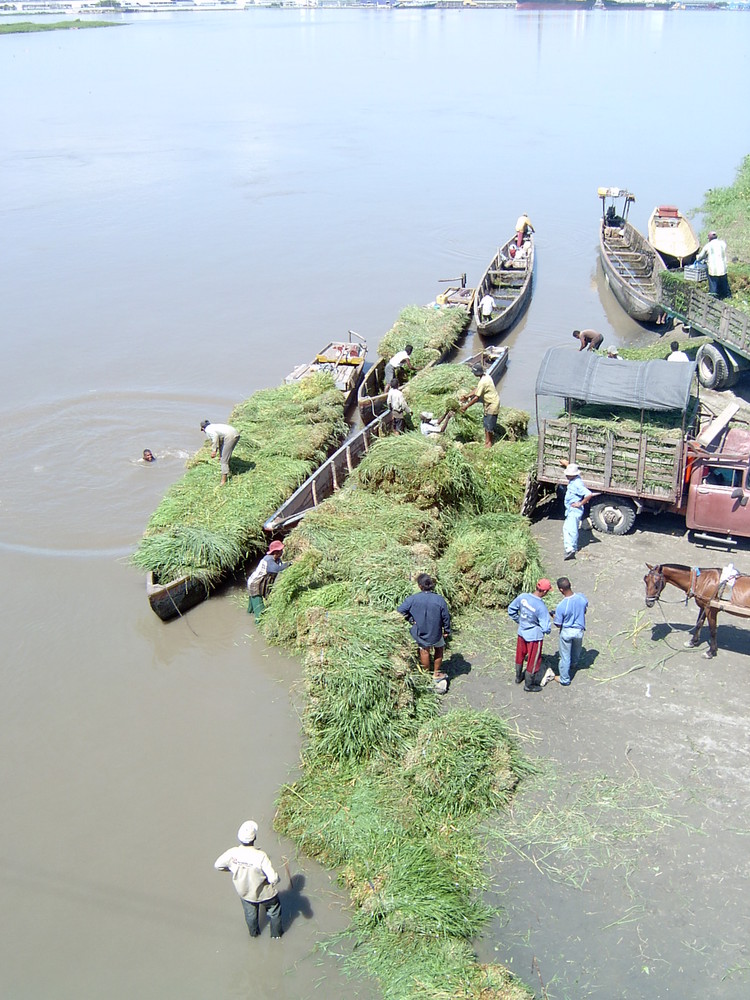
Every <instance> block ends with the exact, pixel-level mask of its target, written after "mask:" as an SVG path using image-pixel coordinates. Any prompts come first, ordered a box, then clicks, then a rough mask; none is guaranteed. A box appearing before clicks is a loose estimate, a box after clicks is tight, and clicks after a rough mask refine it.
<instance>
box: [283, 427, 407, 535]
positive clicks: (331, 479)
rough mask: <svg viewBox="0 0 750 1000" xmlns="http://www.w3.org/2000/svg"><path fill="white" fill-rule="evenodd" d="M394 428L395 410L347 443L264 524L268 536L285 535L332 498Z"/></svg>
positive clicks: (363, 429)
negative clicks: (393, 414) (375, 443)
mask: <svg viewBox="0 0 750 1000" xmlns="http://www.w3.org/2000/svg"><path fill="white" fill-rule="evenodd" d="M390 426H391V411H390V410H387V411H386V412H385V413H382V414H381V415H380V416H379V417H376V418H375V420H373V421H371V422H370V423H369V424H367V426H366V427H363V428H362V430H360V431H358V432H357V433H356V434H354V435H352V437H350V438H349V439H348V440H347V441H345V442H344V444H342V446H341V447H340V448H339V449H338V450H337V451H335V452H334V453H333V454H332V455H331V457H330V458H328V459H327V460H326V461H325V462H324V463H323V464H322V465H321V466H320V468H318V469H316V470H315V472H313V474H312V475H311V476H309V477H308V478H307V479H306V480H305V481H304V483H302V485H301V486H300V487H299V489H297V490H295V492H294V493H292V495H291V496H290V497H289V499H288V500H287V501H286V502H285V503H283V504H282V505H281V506H280V507H279V508H278V510H276V511H274V513H273V514H272V515H271V516H270V517H269V518H268V520H267V521H266V522H265V523H264V525H263V530H264V531H265V532H266V534H268V535H272V536H273V537H274V538H278V537H279V536H282V535H285V534H286V533H287V532H288V531H291V530H292V528H294V527H295V525H297V524H298V523H299V522H300V521H301V520H302V518H303V517H304V516H305V514H307V513H308V512H309V511H311V510H313V509H314V508H315V507H317V506H318V504H320V503H322V502H323V501H324V500H327V499H328V497H330V496H332V495H333V494H334V493H335V492H336V490H338V489H340V488H341V486H342V485H343V484H344V482H345V481H346V479H347V478H348V476H349V474H350V473H351V472H352V471H353V470H354V469H355V468H356V467H357V466H358V465H359V463H360V462H361V461H362V459H363V458H364V457H365V455H366V454H367V453H368V451H369V450H370V445H371V444H372V442H373V440H375V439H377V438H378V437H380V436H381V435H383V434H386V433H387V432H388V431H389V430H390Z"/></svg>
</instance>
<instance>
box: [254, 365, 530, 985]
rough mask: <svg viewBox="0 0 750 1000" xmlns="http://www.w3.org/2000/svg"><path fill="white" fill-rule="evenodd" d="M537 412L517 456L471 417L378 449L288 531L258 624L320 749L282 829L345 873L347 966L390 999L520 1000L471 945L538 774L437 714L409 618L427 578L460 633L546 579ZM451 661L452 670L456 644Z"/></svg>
mask: <svg viewBox="0 0 750 1000" xmlns="http://www.w3.org/2000/svg"><path fill="white" fill-rule="evenodd" d="M475 384H476V378H475V376H473V375H472V373H471V372H470V371H469V370H468V369H467V368H466V366H465V365H459V364H456V365H440V366H437V367H435V368H432V369H430V370H428V371H424V372H421V373H419V374H418V375H416V376H415V377H414V379H413V380H412V381H411V382H410V383H409V384H408V386H407V387H406V391H407V393H408V396H409V402H410V406H412V408H413V409H414V408H424V407H426V406H428V405H430V406H431V408H433V409H434V410H436V411H442V410H444V408H445V406H446V404H447V405H450V403H451V401H453V400H456V401H457V399H458V393H460V392H461V391H463V390H470V389H471V388H473V387H474V386H475ZM527 422H528V415H527V414H519V413H517V411H505V412H504V413H501V418H500V423H501V425H502V426H503V427H504V428H506V429H507V434H508V438H507V440H501V441H499V442H498V443H497V444H496V445H495V446H494V447H493V448H491V449H487V448H485V447H484V446H483V444H482V440H483V431H482V418H481V414H480V413H478V412H476V411H472V410H468V411H467V412H466V413H465V414H460V415H459V416H457V417H456V419H455V420H452V421H451V422H450V423H449V425H448V430H447V431H446V433H445V434H444V435H442V437H441V438H439V439H432V438H431V439H428V438H426V437H424V436H423V435H421V434H420V433H419V432H412V433H406V434H403V435H400V436H398V437H386V438H383V439H381V440H378V441H376V442H375V443H374V444H373V446H372V448H371V449H370V451H369V453H368V454H367V455H366V456H365V458H364V459H363V461H362V463H361V464H360V465H359V467H358V468H357V469H356V470H355V471H354V472H353V473H352V475H351V476H350V478H349V481H348V482H347V484H346V485H345V486H344V487H343V488H342V489H341V490H339V491H338V492H337V493H335V495H333V496H332V497H331V498H330V499H328V500H326V501H325V502H324V503H322V504H320V505H319V506H318V507H316V508H315V509H314V510H312V511H310V512H309V513H308V514H307V516H306V517H305V519H304V520H303V521H302V522H301V523H300V524H299V526H298V527H297V528H295V530H294V531H292V532H291V534H289V536H288V537H287V542H286V550H285V551H286V554H287V555H288V556H289V557H290V558H291V560H292V565H291V566H290V567H289V569H287V570H286V571H285V572H284V573H283V574H282V575H281V576H279V578H278V580H277V582H276V584H275V586H274V588H273V590H272V592H271V594H270V598H269V602H268V608H267V610H266V612H265V614H264V617H263V619H262V624H261V628H262V629H263V631H264V633H265V634H266V636H267V638H268V639H269V640H270V641H272V642H275V643H277V644H281V645H284V646H286V647H287V648H289V649H291V650H293V651H294V652H296V653H298V654H300V655H301V656H302V657H303V660H304V665H305V684H306V689H307V704H306V708H305V711H304V716H303V725H304V732H305V737H306V742H305V747H304V750H303V755H302V772H301V776H300V778H299V780H297V781H296V782H295V783H294V784H291V785H288V786H286V787H285V788H284V789H282V792H281V797H280V801H279V808H278V812H277V816H276V827H277V829H279V830H280V831H281V832H283V833H285V834H286V835H288V836H291V837H292V838H293V839H294V840H295V841H296V843H297V844H298V846H299V848H300V849H301V850H302V851H304V852H305V853H306V854H308V855H309V856H311V857H314V858H317V859H318V860H320V861H321V862H322V863H324V864H326V865H328V866H329V867H333V868H337V869H338V870H339V873H340V878H341V881H342V883H343V884H344V885H345V886H346V887H347V888H348V890H349V892H350V896H351V901H352V906H353V910H354V916H353V926H352V928H351V931H350V936H351V940H352V942H353V943H354V945H355V946H354V947H353V948H352V949H351V957H350V959H349V967H350V969H351V970H352V971H353V972H356V973H359V974H367V975H371V976H373V977H375V978H377V979H378V981H379V984H380V986H381V988H382V992H383V995H384V996H385V997H386V998H388V1000H417V998H419V1000H427V998H430V1000H432V998H435V997H446V998H448V997H450V998H457V997H461V998H464V1000H469V998H475V1000H501V998H502V1000H522V998H528V997H530V996H531V991H529V990H528V989H527V988H526V987H525V986H523V985H522V984H520V983H518V982H517V981H516V980H515V979H513V977H512V976H511V975H510V974H509V973H508V972H507V970H505V969H503V968H502V967H500V966H496V965H489V966H487V965H480V964H478V963H477V961H476V958H475V955H474V951H473V949H472V946H471V941H472V939H473V938H474V937H476V936H477V934H479V933H480V932H481V929H482V927H483V926H484V924H485V922H486V920H487V918H488V916H489V913H490V911H489V909H488V907H487V906H486V905H485V904H484V903H483V901H482V898H481V897H482V890H483V889H484V888H485V886H486V875H485V868H484V856H483V850H482V846H481V842H480V839H479V838H478V835H477V828H478V824H479V822H480V821H481V820H482V819H484V818H486V816H487V814H488V812H491V811H494V810H498V809H504V808H506V807H507V805H508V803H509V802H510V800H511V797H512V795H513V790H514V788H515V786H516V784H517V782H518V781H519V779H520V778H521V777H522V776H523V775H524V774H525V773H527V772H528V770H529V765H528V764H527V762H526V761H525V760H524V759H523V758H522V756H521V754H520V752H519V750H518V747H517V745H516V743H515V741H514V739H513V738H512V736H511V734H510V733H509V731H508V727H507V725H506V724H505V723H504V722H503V721H502V720H501V719H500V718H499V717H498V716H496V715H495V714H494V713H491V712H475V711H473V710H468V709H459V710H454V711H449V712H446V713H444V714H443V713H441V712H440V706H439V702H438V696H437V693H436V688H435V686H434V685H433V683H432V680H431V678H430V677H428V676H427V675H426V674H425V673H423V672H422V671H421V670H420V669H419V666H418V660H417V657H416V655H415V647H414V644H413V641H412V640H411V639H410V637H409V633H408V626H407V625H406V623H405V621H404V619H403V618H402V616H401V615H399V614H397V612H396V611H395V609H396V607H397V606H398V604H399V603H400V602H401V601H402V600H403V599H404V598H405V597H406V596H408V595H409V594H411V593H413V592H414V590H415V589H416V585H415V580H416V578H417V576H418V574H419V573H422V572H428V573H430V574H432V575H434V576H435V577H436V579H437V581H438V589H439V590H440V592H441V593H443V595H444V596H445V598H446V599H447V601H448V603H449V605H450V607H451V610H452V612H453V616H454V628H455V629H456V630H457V631H460V629H461V621H462V615H463V613H464V612H467V611H469V609H471V611H472V613H476V610H477V608H479V609H482V608H484V609H496V608H504V607H506V606H507V604H508V603H509V601H510V600H511V599H512V597H513V596H515V594H516V593H517V592H519V591H520V590H524V589H527V588H529V587H531V586H532V585H533V583H534V582H535V581H536V579H537V578H538V576H539V575H540V573H541V567H540V564H539V557H538V551H537V547H536V543H535V541H534V539H533V537H532V535H531V532H530V529H529V524H528V521H527V520H526V519H525V518H523V517H521V516H520V515H518V514H517V513H512V512H509V511H517V510H518V509H519V505H520V502H521V499H522V497H523V493H524V487H525V482H526V476H527V473H528V471H529V468H530V467H531V465H533V462H534V454H535V448H534V443H533V442H529V441H528V440H526V439H525V437H524V438H522V439H520V440H515V438H516V437H517V436H519V435H521V434H522V433H525V427H526V424H527ZM444 663H445V664H446V665H447V667H448V671H450V648H449V650H448V655H447V657H446V660H445V661H444Z"/></svg>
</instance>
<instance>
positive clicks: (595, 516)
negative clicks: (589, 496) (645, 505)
mask: <svg viewBox="0 0 750 1000" xmlns="http://www.w3.org/2000/svg"><path fill="white" fill-rule="evenodd" d="M589 516H590V517H591V523H592V524H593V526H594V528H596V530H597V531H601V532H603V533H604V534H608V535H627V533H628V532H629V531H630V529H631V528H632V527H633V525H634V524H635V504H633V502H632V501H631V500H628V499H626V498H625V497H607V496H604V497H599V499H597V500H595V501H594V502H593V503H592V504H591V507H590V509H589Z"/></svg>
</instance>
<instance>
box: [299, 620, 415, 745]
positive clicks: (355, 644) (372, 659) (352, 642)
mask: <svg viewBox="0 0 750 1000" xmlns="http://www.w3.org/2000/svg"><path fill="white" fill-rule="evenodd" d="M309 620H310V627H309V630H308V633H307V636H306V644H307V655H306V657H305V680H306V685H307V691H308V696H309V705H308V707H307V709H306V711H305V715H304V724H305V730H306V733H307V735H308V738H309V741H310V744H309V753H311V754H314V755H315V756H319V757H320V756H322V757H325V758H329V759H335V760H342V759H344V760H360V759H366V758H368V757H370V756H371V755H372V753H373V752H374V751H376V750H386V749H389V748H392V747H394V746H397V745H399V744H400V742H401V741H402V740H403V739H404V738H405V737H406V736H407V735H408V734H409V732H410V731H412V730H413V728H414V726H415V722H416V721H417V720H422V719H423V718H424V717H425V712H426V713H427V714H428V715H430V714H432V713H433V712H434V711H435V700H434V699H435V694H434V691H433V690H432V688H431V686H429V685H428V684H427V679H426V678H425V676H424V675H422V674H420V673H417V672H415V671H413V670H411V669H410V664H411V660H412V657H413V650H412V642H411V639H410V637H409V633H408V630H407V628H406V624H405V622H404V619H403V617H402V616H401V615H398V614H396V613H395V612H392V613H390V614H386V613H383V612H377V611H373V610H372V609H371V608H367V607H358V608H346V609H343V610H337V609H333V610H327V611H323V610H319V611H317V612H316V613H311V614H310V616H309Z"/></svg>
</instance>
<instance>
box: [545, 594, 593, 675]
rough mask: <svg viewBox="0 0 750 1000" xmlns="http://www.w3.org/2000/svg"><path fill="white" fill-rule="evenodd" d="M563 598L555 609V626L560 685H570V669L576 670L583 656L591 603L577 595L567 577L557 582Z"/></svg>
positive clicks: (581, 595) (582, 596)
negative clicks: (556, 628) (557, 638)
mask: <svg viewBox="0 0 750 1000" xmlns="http://www.w3.org/2000/svg"><path fill="white" fill-rule="evenodd" d="M557 589H558V590H559V591H560V593H561V594H562V596H563V599H562V601H560V603H559V604H558V605H557V607H556V608H555V617H554V619H553V621H554V623H555V625H556V626H557V627H558V628H559V629H560V642H559V648H560V684H561V685H562V686H563V687H568V686H569V685H570V668H571V667H573V668H574V669H575V667H576V665H577V663H578V660H579V658H580V656H581V645H582V644H583V633H584V632H585V631H586V609H587V608H588V606H589V602H588V601H587V600H586V598H585V597H584V595H583V594H575V593H574V592H573V588H572V587H571V585H570V580H569V579H568V578H567V576H561V577H560V579H559V580H558V581H557Z"/></svg>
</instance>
